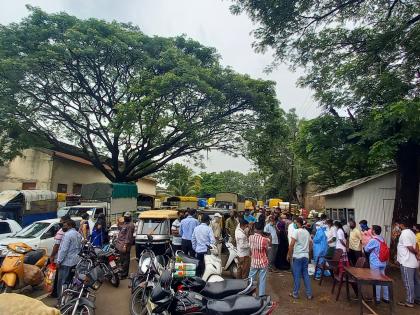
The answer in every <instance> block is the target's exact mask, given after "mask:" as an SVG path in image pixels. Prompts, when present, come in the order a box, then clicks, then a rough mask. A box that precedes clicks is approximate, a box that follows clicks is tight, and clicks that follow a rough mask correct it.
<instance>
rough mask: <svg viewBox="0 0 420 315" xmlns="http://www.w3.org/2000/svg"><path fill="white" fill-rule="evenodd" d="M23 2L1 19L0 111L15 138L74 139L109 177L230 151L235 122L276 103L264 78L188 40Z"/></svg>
mask: <svg viewBox="0 0 420 315" xmlns="http://www.w3.org/2000/svg"><path fill="white" fill-rule="evenodd" d="M29 9H30V15H29V16H28V17H27V18H25V19H23V20H22V21H21V22H20V23H12V24H10V25H3V26H1V27H0V114H1V115H0V116H2V117H4V118H5V119H7V120H8V121H13V122H14V124H15V125H17V126H19V136H18V138H24V137H26V136H27V135H28V134H29V135H37V137H38V138H39V139H42V140H44V141H45V142H46V143H48V144H49V145H50V146H52V147H60V148H61V149H65V148H66V146H63V145H62V144H63V142H64V143H67V144H72V145H75V146H77V147H79V148H81V152H80V154H81V155H82V156H83V157H84V158H86V159H88V160H89V161H91V162H92V163H93V165H94V166H95V167H96V168H98V169H99V170H100V171H101V172H103V173H104V175H105V176H106V177H107V178H108V179H109V180H111V181H115V182H120V181H135V180H136V179H138V178H141V177H144V176H146V175H148V174H151V173H154V172H156V171H157V170H159V169H160V168H162V167H163V166H164V165H166V164H167V163H168V162H170V161H172V160H174V159H176V158H178V157H182V156H189V157H191V156H193V157H194V156H197V154H198V152H200V151H202V150H213V149H216V150H222V151H225V152H236V150H237V148H238V147H239V146H240V145H241V144H242V141H243V137H242V136H243V132H244V128H249V127H248V126H245V125H244V124H243V122H244V121H248V122H250V124H251V125H254V124H255V122H256V121H259V120H260V119H261V117H264V116H267V115H268V114H269V113H270V112H271V111H272V110H273V108H276V107H278V104H277V101H276V99H275V91H274V83H273V82H269V81H263V80H254V79H252V78H250V77H249V76H247V75H241V74H238V73H236V72H235V71H233V70H232V69H230V68H225V67H222V66H221V65H220V63H219V56H218V54H217V53H216V51H215V50H214V49H213V48H209V47H205V46H202V45H201V44H199V43H198V42H196V41H194V40H191V39H186V38H185V37H175V38H162V37H157V36H155V37H149V36H146V35H145V34H143V33H142V32H141V31H140V30H139V29H138V28H137V27H135V26H133V25H131V24H124V23H118V22H111V23H108V22H105V21H102V20H97V19H88V20H80V19H78V18H76V17H74V16H70V15H68V14H66V13H57V14H47V13H45V12H43V11H42V10H40V9H37V8H29ZM15 138H16V137H15ZM15 151H18V150H14V151H13V152H15ZM70 153H72V154H74V152H70ZM105 164H107V165H108V166H109V167H106V165H105Z"/></svg>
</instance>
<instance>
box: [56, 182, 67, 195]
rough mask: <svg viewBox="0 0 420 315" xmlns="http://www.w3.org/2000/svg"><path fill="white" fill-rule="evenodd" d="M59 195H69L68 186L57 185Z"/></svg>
mask: <svg viewBox="0 0 420 315" xmlns="http://www.w3.org/2000/svg"><path fill="white" fill-rule="evenodd" d="M57 192H58V193H67V184H58V185H57Z"/></svg>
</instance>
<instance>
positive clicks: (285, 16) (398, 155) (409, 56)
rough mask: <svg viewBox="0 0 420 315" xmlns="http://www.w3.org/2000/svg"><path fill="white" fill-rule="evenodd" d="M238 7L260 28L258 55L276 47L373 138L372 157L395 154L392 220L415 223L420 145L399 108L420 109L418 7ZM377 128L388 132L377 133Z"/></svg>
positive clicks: (295, 0)
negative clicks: (402, 121)
mask: <svg viewBox="0 0 420 315" xmlns="http://www.w3.org/2000/svg"><path fill="white" fill-rule="evenodd" d="M234 2H235V4H234V5H233V6H232V10H233V12H234V13H240V12H243V11H245V12H247V13H248V14H249V16H250V17H251V18H252V19H253V20H254V21H255V22H257V23H258V27H257V29H256V30H255V32H254V35H255V37H256V40H257V41H256V44H255V45H256V47H257V48H258V49H260V50H264V49H267V48H269V47H271V48H273V49H274V53H275V62H283V61H288V62H290V63H291V64H292V66H293V67H296V66H303V67H304V68H305V70H306V74H305V75H304V76H303V77H302V78H301V80H300V84H301V85H304V86H308V87H310V88H312V89H313V90H314V92H315V98H316V99H317V100H318V102H319V103H320V105H321V106H323V107H324V108H325V109H326V110H327V111H329V112H330V113H331V114H333V115H335V116H338V115H339V113H340V112H343V111H344V112H345V111H346V112H347V113H348V115H347V116H348V117H349V118H350V119H352V120H353V121H355V122H356V123H358V124H359V123H360V124H361V129H360V131H359V132H357V133H355V134H354V137H355V138H354V139H356V137H357V139H356V140H357V141H364V139H367V138H369V140H370V141H371V147H370V149H371V150H370V154H371V155H372V157H373V158H375V156H376V157H377V155H376V154H375V152H376V151H377V150H376V148H378V147H379V146H380V147H382V148H384V147H385V146H388V149H386V151H387V152H393V153H394V154H393V156H392V159H393V160H394V161H395V163H396V166H397V169H398V171H399V172H398V174H399V176H398V178H397V192H396V201H397V202H395V208H394V220H401V219H408V220H410V221H411V222H415V221H416V218H417V211H418V209H417V208H418V190H419V188H418V187H419V169H418V158H419V154H420V142H419V139H418V137H417V136H416V135H415V133H414V132H407V131H406V130H402V128H401V124H400V123H399V122H398V119H399V117H398V111H396V110H395V108H394V106H395V105H396V104H401V103H403V104H405V105H407V106H410V108H411V107H413V108H416V107H418V106H419V101H418V100H419V67H420V45H419V44H418V43H419V41H420V24H419V21H420V13H419V10H418V8H419V2H418V0H408V1H399V0H376V1H366V0H321V1H313V0H309V1H308V0H292V1H269V0H261V1H253V0H234ZM400 108H401V106H400ZM337 109H340V110H337ZM378 113H382V115H383V117H382V118H385V117H387V119H381V117H380V116H379V115H378ZM412 113H413V114H416V115H418V111H416V110H413V111H412ZM390 115H391V116H392V118H391V117H390ZM393 115H396V116H393ZM381 122H382V123H385V125H380V123H381ZM387 122H392V123H393V125H392V127H391V126H388V125H387ZM372 123H375V129H376V130H382V129H383V130H387V132H384V133H382V132H376V133H372V134H371V126H370V124H372ZM406 126H411V127H412V125H411V124H406ZM388 131H390V132H388ZM413 131H414V130H413ZM373 135H375V136H376V137H375V138H373V137H372V136H373ZM395 139H398V141H394V140H395Z"/></svg>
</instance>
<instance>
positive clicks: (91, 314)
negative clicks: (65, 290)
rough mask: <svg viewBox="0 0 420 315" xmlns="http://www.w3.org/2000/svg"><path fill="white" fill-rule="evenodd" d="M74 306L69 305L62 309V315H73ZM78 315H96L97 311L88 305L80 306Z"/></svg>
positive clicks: (77, 311)
mask: <svg viewBox="0 0 420 315" xmlns="http://www.w3.org/2000/svg"><path fill="white" fill-rule="evenodd" d="M73 309H74V304H67V305H64V306H63V307H62V308H60V312H61V315H70V314H72V313H73ZM76 315H95V310H94V309H93V308H91V307H89V306H87V305H79V307H78V308H77V310H76Z"/></svg>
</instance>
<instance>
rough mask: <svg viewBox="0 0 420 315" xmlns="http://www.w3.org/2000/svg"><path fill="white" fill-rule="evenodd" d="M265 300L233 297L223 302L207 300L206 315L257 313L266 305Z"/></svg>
mask: <svg viewBox="0 0 420 315" xmlns="http://www.w3.org/2000/svg"><path fill="white" fill-rule="evenodd" d="M266 300H267V298H265V297H264V298H261V297H253V296H247V295H233V296H230V297H227V298H224V299H223V300H208V301H207V314H210V315H225V314H226V315H228V314H229V315H250V314H254V313H258V312H259V311H261V309H262V308H264V306H265V305H266V304H267V301H266Z"/></svg>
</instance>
